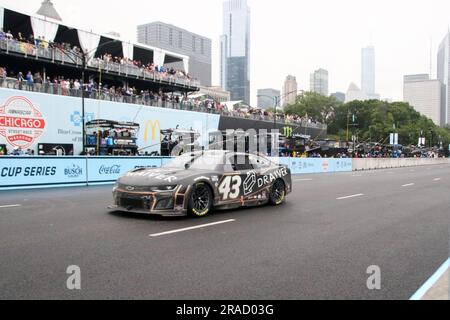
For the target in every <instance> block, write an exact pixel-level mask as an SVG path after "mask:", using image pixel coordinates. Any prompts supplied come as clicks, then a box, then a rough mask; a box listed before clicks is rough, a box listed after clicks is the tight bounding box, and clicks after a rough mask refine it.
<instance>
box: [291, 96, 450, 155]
mask: <svg viewBox="0 0 450 320" xmlns="http://www.w3.org/2000/svg"><path fill="white" fill-rule="evenodd" d="M286 114H296V115H298V116H305V115H306V114H307V115H308V116H310V117H313V118H315V119H316V120H318V121H320V122H322V123H325V124H327V125H328V134H329V135H332V136H335V137H336V136H337V137H339V138H340V139H341V141H346V139H347V128H349V132H350V133H351V134H352V133H353V132H354V131H355V132H356V131H358V136H359V139H360V141H361V142H379V143H386V142H388V139H389V134H390V133H393V132H395V133H398V134H399V142H400V143H401V144H403V145H417V143H418V140H419V138H420V137H424V138H426V139H427V141H429V142H430V141H431V139H432V140H433V141H432V142H433V145H438V144H439V142H441V141H442V143H443V145H444V147H445V146H448V145H449V144H450V128H449V127H446V128H441V127H439V126H436V125H435V124H434V123H433V121H432V120H431V119H428V118H427V117H425V116H423V115H421V114H420V113H418V112H417V111H415V110H414V108H413V107H411V106H410V105H409V104H408V103H404V102H393V103H388V102H385V101H378V100H370V101H353V102H349V103H346V104H342V103H339V102H337V101H336V100H335V99H333V98H327V97H324V96H321V95H320V94H317V93H311V92H307V93H305V94H304V95H302V96H299V97H298V99H297V103H296V104H294V105H291V106H288V107H287V108H286ZM353 117H354V118H355V120H356V121H355V122H356V123H353Z"/></svg>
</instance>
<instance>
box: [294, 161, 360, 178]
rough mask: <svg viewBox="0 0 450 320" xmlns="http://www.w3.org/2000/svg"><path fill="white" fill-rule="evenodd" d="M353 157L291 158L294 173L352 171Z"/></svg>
mask: <svg viewBox="0 0 450 320" xmlns="http://www.w3.org/2000/svg"><path fill="white" fill-rule="evenodd" d="M352 163H353V162H352V159H315V158H313V159H310V158H289V167H290V168H291V171H292V174H309V173H328V172H351V171H352V169H353V168H352Z"/></svg>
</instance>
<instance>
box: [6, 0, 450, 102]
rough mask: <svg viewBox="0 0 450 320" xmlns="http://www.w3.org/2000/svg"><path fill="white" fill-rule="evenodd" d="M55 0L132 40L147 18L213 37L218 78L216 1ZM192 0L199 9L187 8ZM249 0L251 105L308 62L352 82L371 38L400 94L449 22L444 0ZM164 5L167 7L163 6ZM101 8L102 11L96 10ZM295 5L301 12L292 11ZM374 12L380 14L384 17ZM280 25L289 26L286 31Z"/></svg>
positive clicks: (68, 15) (340, 86) (344, 83)
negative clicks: (302, 0)
mask: <svg viewBox="0 0 450 320" xmlns="http://www.w3.org/2000/svg"><path fill="white" fill-rule="evenodd" d="M41 2H42V1H41V0H29V1H26V2H17V1H14V0H1V1H0V3H1V4H4V5H5V6H7V7H11V8H13V9H20V10H23V11H25V12H30V13H34V12H36V11H37V9H38V8H39V7H40V5H41ZM53 2H54V4H55V7H56V9H57V10H58V12H59V13H60V15H61V17H62V19H63V21H64V22H66V23H68V24H72V25H74V26H80V27H83V28H85V29H88V30H95V31H99V32H108V31H112V30H113V31H117V32H119V33H120V34H121V35H122V36H123V38H124V39H130V40H133V41H135V40H136V26H137V25H139V24H143V23H147V22H149V21H163V22H165V23H170V24H174V25H177V26H179V27H181V28H184V29H187V30H190V31H192V32H194V33H198V34H201V35H203V36H205V37H208V38H211V39H212V40H213V43H212V48H213V57H212V64H213V81H212V82H213V85H217V84H219V83H220V81H219V69H220V63H219V62H220V61H219V60H220V58H219V48H220V45H219V36H220V34H222V2H223V1H222V0H205V1H203V0H197V1H195V0H193V1H190V2H182V1H178V0H167V1H166V2H164V5H163V6H161V8H159V9H158V10H154V4H145V3H141V2H137V1H136V2H134V0H131V1H129V5H130V6H131V7H136V6H137V7H139V8H140V9H139V10H137V11H136V10H131V11H130V12H129V13H127V11H126V10H125V11H124V10H123V8H122V5H121V4H120V3H118V2H117V3H115V2H113V3H109V4H108V7H107V8H106V7H105V5H104V2H101V1H99V2H91V1H90V2H88V1H86V0H80V1H79V2H77V3H70V2H67V1H62V0H54V1H53ZM193 2H195V7H199V8H201V9H202V10H192V7H193ZM248 2H249V6H250V7H251V8H252V26H251V30H252V31H251V34H252V47H251V51H252V55H251V61H252V65H251V79H252V83H251V86H252V90H251V98H252V104H255V103H256V91H257V89H258V88H264V87H273V88H281V86H282V83H283V81H284V79H285V77H286V75H287V74H293V75H295V76H296V77H297V80H298V82H299V88H301V89H308V87H309V75H310V73H311V72H312V71H313V69H314V68H313V67H312V66H322V67H323V68H325V69H327V70H329V72H330V74H332V75H333V76H332V77H331V78H330V90H329V91H330V92H336V91H341V92H345V91H346V90H347V88H348V86H349V84H350V83H351V82H354V83H359V80H360V77H361V71H360V68H359V64H360V60H361V57H360V54H361V48H362V47H365V46H367V45H369V44H373V45H374V46H375V47H376V48H377V61H376V62H377V63H376V64H377V65H376V73H377V83H376V88H377V92H378V93H380V94H381V96H382V98H393V99H394V100H398V101H401V99H402V93H403V76H404V75H406V74H416V73H430V39H431V40H432V57H431V58H432V70H431V71H432V74H431V77H432V78H435V77H436V70H437V67H436V56H437V51H438V47H439V44H440V42H441V40H442V38H443V37H444V35H445V33H446V32H447V29H448V25H449V23H450V19H449V18H448V14H447V12H449V10H450V3H448V1H442V0H436V1H434V2H433V5H429V3H427V2H425V1H418V0H416V1H408V17H406V16H404V14H403V11H404V3H403V2H404V1H395V2H389V1H384V0H383V1H377V2H374V1H353V0H348V1H346V2H345V3H342V2H340V3H335V2H334V1H325V0H319V1H317V2H314V3H308V4H306V5H300V4H296V3H295V2H292V1H284V0H280V1H279V2H278V3H277V5H276V6H274V5H273V4H269V3H262V2H258V1H255V0H249V1H248ZM133 4H136V6H133ZM164 7H166V8H171V10H163V9H164ZM83 8H89V10H84V9H83ZM105 8H106V9H105ZM323 8H326V9H327V10H323ZM345 8H347V9H351V10H344V9H345ZM99 12H102V13H103V14H102V15H99ZM205 12H207V14H205ZM300 12H301V19H299V18H298V17H299V13H300ZM317 12H321V14H322V13H323V19H322V21H324V23H323V25H322V26H321V28H315V29H314V32H311V31H309V28H308V26H310V25H312V23H313V19H312V16H314V13H317ZM335 12H339V15H335ZM367 12H370V15H368V14H367ZM105 13H107V14H105ZM187 16H189V18H186V17H187ZM267 16H270V17H271V23H267V18H266V17H267ZM379 17H383V19H382V20H383V23H381V22H380V20H379ZM128 21H133V23H129V22H128ZM285 30H292V32H288V33H286V32H285ZM292 34H295V35H296V37H292ZM293 39H294V40H293ZM295 39H301V41H298V40H295ZM320 39H326V41H325V40H324V41H322V40H320ZM278 55H281V56H280V57H278Z"/></svg>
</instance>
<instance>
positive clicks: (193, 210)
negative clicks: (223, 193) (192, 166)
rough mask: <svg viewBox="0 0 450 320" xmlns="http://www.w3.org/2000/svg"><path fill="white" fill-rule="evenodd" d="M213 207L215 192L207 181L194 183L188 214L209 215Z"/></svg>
mask: <svg viewBox="0 0 450 320" xmlns="http://www.w3.org/2000/svg"><path fill="white" fill-rule="evenodd" d="M212 207H213V193H212V190H211V188H210V187H209V186H208V185H207V184H206V183H202V182H200V183H197V184H195V185H194V188H193V190H192V193H191V196H190V198H189V207H188V214H189V215H190V216H191V217H195V218H201V217H205V216H207V215H208V214H209V213H210V212H211V209H212Z"/></svg>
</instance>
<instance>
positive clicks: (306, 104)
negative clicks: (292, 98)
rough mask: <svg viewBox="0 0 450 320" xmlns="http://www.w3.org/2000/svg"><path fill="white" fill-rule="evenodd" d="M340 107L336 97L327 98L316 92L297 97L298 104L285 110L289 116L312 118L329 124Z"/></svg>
mask: <svg viewBox="0 0 450 320" xmlns="http://www.w3.org/2000/svg"><path fill="white" fill-rule="evenodd" d="M339 105H340V102H338V101H337V100H336V99H335V98H334V97H326V96H323V95H321V94H319V93H315V92H305V93H304V94H302V95H299V96H298V97H297V100H296V103H295V104H293V105H290V106H287V107H286V108H285V113H286V114H287V115H298V116H300V117H305V116H308V117H311V118H313V119H315V120H317V121H319V122H321V123H324V124H329V123H330V122H331V121H332V120H333V118H334V114H335V110H336V108H337V107H338V106H339Z"/></svg>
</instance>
